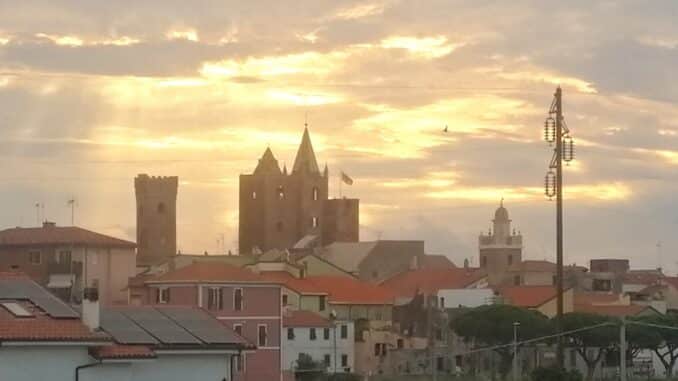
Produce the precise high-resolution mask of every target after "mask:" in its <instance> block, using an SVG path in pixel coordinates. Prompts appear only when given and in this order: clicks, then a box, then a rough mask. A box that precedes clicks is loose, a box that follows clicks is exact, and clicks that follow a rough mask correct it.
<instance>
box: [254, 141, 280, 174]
mask: <svg viewBox="0 0 678 381" xmlns="http://www.w3.org/2000/svg"><path fill="white" fill-rule="evenodd" d="M271 172H272V173H276V174H280V167H279V166H278V160H276V158H275V156H273V152H272V151H271V148H270V147H269V148H266V151H264V154H263V156H261V159H259V164H257V168H256V169H255V170H254V174H255V175H257V174H260V173H271Z"/></svg>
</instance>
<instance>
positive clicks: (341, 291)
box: [305, 276, 394, 304]
mask: <svg viewBox="0 0 678 381" xmlns="http://www.w3.org/2000/svg"><path fill="white" fill-rule="evenodd" d="M305 279H307V280H308V281H310V282H312V283H314V284H315V285H316V286H318V287H319V288H320V289H322V290H325V291H327V293H328V294H329V295H330V297H329V299H330V302H332V303H338V304H393V300H394V294H393V293H392V292H390V291H389V290H388V289H387V288H386V287H382V286H379V285H374V284H371V283H367V282H361V281H359V280H357V279H355V278H351V277H348V276H309V277H307V278H305Z"/></svg>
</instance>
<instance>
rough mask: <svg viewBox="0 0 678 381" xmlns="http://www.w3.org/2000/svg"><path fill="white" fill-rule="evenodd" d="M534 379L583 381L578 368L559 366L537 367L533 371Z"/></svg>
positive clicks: (533, 380)
mask: <svg viewBox="0 0 678 381" xmlns="http://www.w3.org/2000/svg"><path fill="white" fill-rule="evenodd" d="M531 378H532V381H582V375H581V373H579V372H578V371H576V370H565V369H562V368H558V367H548V368H536V369H535V370H533V371H532V377H531Z"/></svg>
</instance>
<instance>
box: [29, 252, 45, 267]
mask: <svg viewBox="0 0 678 381" xmlns="http://www.w3.org/2000/svg"><path fill="white" fill-rule="evenodd" d="M28 262H30V263H31V264H32V265H39V264H41V263H42V254H41V253H40V252H39V251H29V252H28Z"/></svg>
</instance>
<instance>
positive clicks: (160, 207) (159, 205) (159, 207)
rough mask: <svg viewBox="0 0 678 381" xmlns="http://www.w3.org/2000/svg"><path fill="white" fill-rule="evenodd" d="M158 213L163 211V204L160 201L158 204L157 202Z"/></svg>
mask: <svg viewBox="0 0 678 381" xmlns="http://www.w3.org/2000/svg"><path fill="white" fill-rule="evenodd" d="M158 213H160V214H164V213H165V204H164V203H162V202H161V203H160V204H158Z"/></svg>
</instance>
